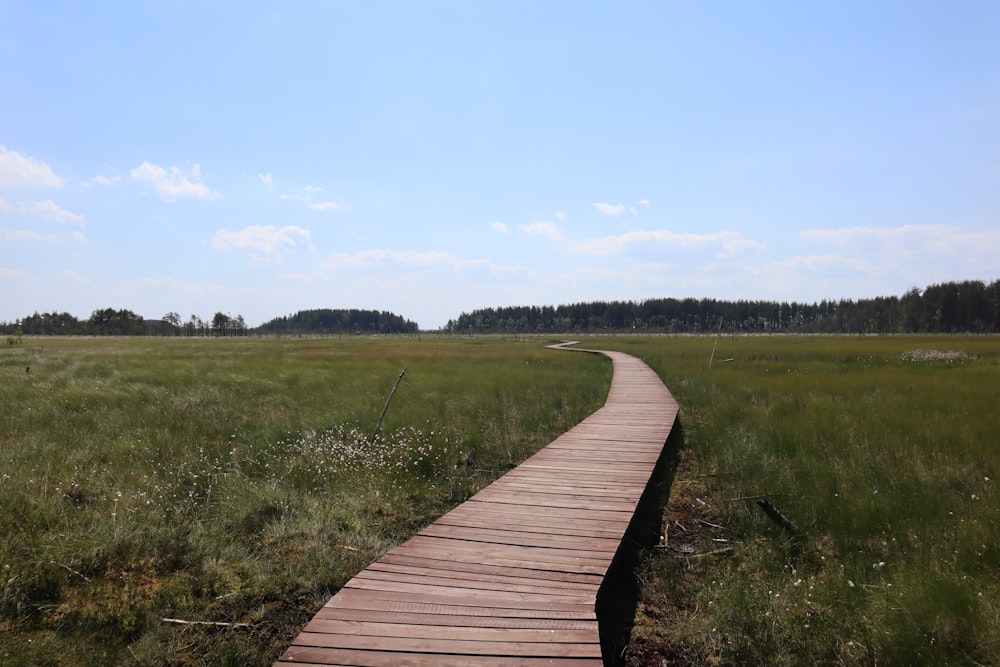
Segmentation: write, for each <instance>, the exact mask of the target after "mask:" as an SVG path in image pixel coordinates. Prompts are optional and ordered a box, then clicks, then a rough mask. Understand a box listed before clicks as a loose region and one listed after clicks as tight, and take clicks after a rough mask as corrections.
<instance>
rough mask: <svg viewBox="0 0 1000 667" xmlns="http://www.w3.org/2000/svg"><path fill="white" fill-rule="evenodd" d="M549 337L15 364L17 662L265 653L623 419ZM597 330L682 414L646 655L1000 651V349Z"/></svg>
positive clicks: (946, 342) (91, 348) (892, 340)
mask: <svg viewBox="0 0 1000 667" xmlns="http://www.w3.org/2000/svg"><path fill="white" fill-rule="evenodd" d="M543 343H544V341H542V340H533V341H529V342H519V343H518V342H512V341H502V340H488V339H452V338H446V337H436V336H425V337H424V338H423V339H422V340H418V339H410V338H388V339H377V340H374V339H372V340H369V339H359V338H344V339H325V340H307V339H301V340H300V339H284V340H275V339H271V340H212V339H208V340H206V339H200V340H173V339H51V338H46V339H37V338H36V339H26V340H25V343H24V344H23V345H18V346H8V347H4V348H0V397H2V401H3V410H2V412H0V568H2V570H0V663H2V664H4V665H34V664H65V665H77V664H79V665H90V664H129V663H131V664H151V665H152V664H178V665H180V664H219V665H221V664H231V665H244V664H249V665H253V664H269V663H270V661H271V660H273V659H274V657H275V656H276V655H277V653H278V652H279V651H280V650H281V648H283V647H284V645H285V644H287V643H288V641H289V640H290V639H291V638H292V637H293V636H294V635H295V634H296V633H297V632H298V630H299V629H300V628H301V626H302V625H303V624H304V623H305V621H306V620H307V619H308V618H309V617H310V616H311V615H312V614H313V613H314V612H315V610H316V608H317V607H318V606H319V605H321V604H322V603H323V602H325V601H326V599H327V598H328V597H329V596H330V595H331V594H332V592H333V591H335V590H336V589H337V588H338V587H339V586H340V585H341V584H343V583H344V582H345V581H346V580H347V578H349V576H350V575H351V574H352V573H353V572H355V571H357V570H358V569H361V568H362V567H364V566H365V565H367V564H368V563H369V562H370V561H371V560H373V559H374V558H376V557H377V556H378V555H379V554H380V553H382V552H383V551H385V550H386V549H388V548H390V547H391V546H393V545H394V544H396V543H397V542H399V541H400V540H402V539H403V538H405V537H406V536H407V535H409V534H410V533H412V532H413V531H414V530H416V529H419V528H420V527H421V526H423V525H424V524H425V523H427V522H428V521H429V520H431V519H432V518H433V517H435V516H437V515H439V514H440V513H441V512H443V511H444V510H445V509H446V508H447V507H448V506H450V505H451V504H454V503H457V502H459V501H461V500H463V499H464V498H466V497H468V496H469V495H470V494H471V493H472V492H473V491H474V490H475V489H477V488H479V487H480V486H481V485H483V484H485V483H486V482H487V481H488V480H489V479H491V478H493V477H495V476H496V475H499V474H501V473H502V472H504V471H505V470H507V469H508V468H509V467H511V466H513V465H515V464H516V463H517V462H518V461H520V460H522V459H523V458H524V457H525V456H527V455H528V454H529V453H530V452H531V451H533V450H534V449H536V448H537V447H538V446H541V445H544V444H545V443H547V442H549V441H550V440H551V439H552V438H553V437H554V436H555V435H556V434H558V433H560V432H562V431H564V430H565V429H567V428H569V427H570V426H572V425H573V424H575V423H576V422H577V421H579V420H580V419H581V418H583V417H584V416H586V415H587V414H589V413H590V412H591V411H592V410H594V409H596V408H597V407H598V406H599V405H600V404H601V403H603V400H604V397H605V395H606V391H607V386H608V384H607V383H608V380H609V378H610V365H609V364H608V362H606V361H605V360H602V359H600V358H598V357H594V356H590V355H576V354H565V353H559V352H554V351H549V350H545V349H543V348H542V345H543ZM586 344H587V345H588V346H590V347H601V348H605V349H620V350H623V351H626V352H629V353H631V354H634V355H636V356H639V357H640V358H643V359H644V360H646V362H647V363H648V364H650V365H651V366H652V367H653V368H654V369H656V370H657V371H658V372H659V373H660V375H661V376H662V377H663V379H664V381H665V382H666V384H667V386H668V387H669V388H670V390H671V392H672V393H673V394H674V396H675V397H676V398H677V399H678V401H679V402H680V404H681V423H682V425H683V429H684V442H685V444H684V446H683V449H682V451H681V453H680V465H679V467H678V469H677V471H676V473H675V476H674V479H673V486H672V490H671V496H670V501H669V506H668V511H667V514H666V516H665V519H664V536H665V540H664V544H663V545H662V546H661V547H660V548H657V549H655V550H654V551H652V552H651V553H650V554H649V555H648V557H647V558H646V560H645V562H644V564H643V566H642V568H641V570H640V571H639V576H640V578H641V581H642V586H643V592H642V596H643V597H642V600H641V603H640V609H639V614H638V617H637V625H636V628H635V631H634V633H633V642H632V645H631V646H630V647H629V649H628V659H629V660H630V661H631V663H632V664H636V665H645V664H651V665H660V664H663V661H666V664H683V663H685V662H686V663H690V664H718V665H740V664H762V665H763V664H767V665H773V664H778V665H781V664H785V665H799V664H808V663H815V664H821V665H835V664H836V665H840V664H850V665H896V664H900V665H904V664H927V665H932V664H933V665H938V664H956V665H975V664H1000V601H998V594H1000V576H998V575H1000V497H998V494H997V492H996V491H995V488H996V483H997V482H996V480H997V475H998V474H1000V471H998V463H1000V447H998V446H997V445H998V437H997V434H998V433H1000V415H998V413H997V409H996V407H997V406H996V404H997V398H996V390H997V388H998V387H1000V339H997V338H995V337H948V338H931V337H864V338H860V337H740V338H732V337H723V338H722V339H720V340H719V342H718V348H717V349H716V352H715V361H714V363H713V366H712V368H711V369H710V368H709V367H708V360H709V356H710V355H711V353H712V347H713V344H714V341H713V339H712V338H707V337H625V336H622V337H594V338H590V339H588V340H587V341H586ZM928 351H930V352H928ZM404 366H406V367H407V372H406V375H405V377H404V379H403V381H402V383H401V385H400V389H399V391H398V392H397V394H396V396H395V398H394V399H393V402H392V405H391V406H390V408H389V411H388V415H387V417H386V420H385V423H384V425H383V429H382V432H381V436H380V437H379V438H378V439H377V440H376V441H375V442H374V443H369V442H368V439H369V437H370V435H371V431H372V429H373V428H374V425H375V423H376V422H377V420H378V416H379V413H380V412H381V410H382V407H383V405H384V402H385V398H386V396H387V395H388V393H389V390H390V389H391V388H392V385H393V383H394V382H395V380H396V378H397V376H398V375H399V373H400V371H401V370H402V369H403V367H404ZM758 499H767V500H769V501H770V502H771V503H772V504H773V505H774V506H775V507H776V508H778V509H779V510H780V511H781V512H782V513H783V514H784V515H785V516H786V517H787V518H788V520H789V521H790V522H791V524H793V529H794V532H790V531H789V530H786V529H783V528H781V527H780V526H779V525H777V523H775V522H774V521H772V520H771V519H770V518H769V517H768V515H767V514H765V512H764V511H762V510H761V509H760V507H759V506H758V505H757V503H756V501H757V500H758ZM163 619H181V620H186V621H210V622H215V623H222V624H228V625H219V626H206V625H181V624H176V623H172V622H168V621H164V620H163ZM237 624H246V625H245V626H244V625H237Z"/></svg>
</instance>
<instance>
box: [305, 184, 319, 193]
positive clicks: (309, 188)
mask: <svg viewBox="0 0 1000 667" xmlns="http://www.w3.org/2000/svg"><path fill="white" fill-rule="evenodd" d="M302 189H303V190H305V191H306V192H308V193H309V194H312V193H314V192H323V188H318V187H316V186H314V185H307V186H306V187H304V188H302Z"/></svg>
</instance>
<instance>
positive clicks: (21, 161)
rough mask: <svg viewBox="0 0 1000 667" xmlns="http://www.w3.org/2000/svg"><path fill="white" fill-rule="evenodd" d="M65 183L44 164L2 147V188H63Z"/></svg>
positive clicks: (0, 174)
mask: <svg viewBox="0 0 1000 667" xmlns="http://www.w3.org/2000/svg"><path fill="white" fill-rule="evenodd" d="M64 183H65V181H63V179H61V178H60V177H58V176H56V175H55V173H54V172H53V171H52V167H50V166H49V165H47V164H45V163H44V162H37V161H35V160H33V159H31V158H30V157H28V156H26V155H22V154H20V153H18V152H16V151H11V150H7V147H6V146H2V145H0V187H13V188H61V187H62V186H63V184H64Z"/></svg>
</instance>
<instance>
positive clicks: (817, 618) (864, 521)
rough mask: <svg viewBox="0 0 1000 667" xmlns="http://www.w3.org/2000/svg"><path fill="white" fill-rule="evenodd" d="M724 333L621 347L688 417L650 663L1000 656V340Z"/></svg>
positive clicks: (653, 608)
mask: <svg viewBox="0 0 1000 667" xmlns="http://www.w3.org/2000/svg"><path fill="white" fill-rule="evenodd" d="M712 344H713V340H712V339H711V338H655V339H654V338H645V339H639V338H608V339H603V340H602V341H601V346H606V347H609V348H612V347H613V348H618V349H623V350H625V351H628V352H631V353H633V354H636V355H638V356H640V357H643V358H644V359H646V360H647V362H648V363H650V364H651V365H652V366H653V367H654V368H656V369H657V370H658V371H659V372H660V374H661V376H663V377H664V379H665V382H666V383H667V385H668V387H670V389H671V391H672V392H673V393H674V395H675V396H676V397H677V398H678V400H679V402H680V403H681V421H682V423H683V424H684V427H685V438H686V447H685V451H684V452H683V456H682V460H683V463H682V465H681V468H680V470H679V471H678V473H677V476H676V478H675V481H674V488H673V490H672V494H671V500H670V503H669V507H668V512H667V514H666V516H665V523H664V535H665V543H664V545H662V546H661V548H658V549H657V550H656V552H655V553H654V554H651V555H650V557H649V558H648V560H647V562H646V564H645V565H644V567H643V570H642V572H641V577H642V579H643V582H644V592H643V602H642V605H641V612H640V615H639V619H638V624H637V627H636V630H635V632H634V634H633V644H632V646H631V647H630V654H631V656H632V657H631V660H632V663H633V664H637V665H638V664H659V663H660V661H661V660H666V661H667V664H677V663H680V664H683V663H691V664H719V665H742V664H767V665H774V664H778V665H781V664H784V665H799V664H809V663H815V664H823V665H826V664H829V665H834V664H837V665H840V664H864V665H881V664H888V665H911V664H926V665H942V664H958V665H965V664H968V665H974V664H1000V495H998V493H997V491H996V487H997V475H998V474H1000V447H998V436H997V434H998V433H1000V415H998V412H997V398H996V390H997V387H998V386H1000V340H998V339H996V338H989V337H969V338H959V337H954V338H930V337H899V338H896V337H887V338H880V337H866V338H857V337H750V338H735V339H734V338H723V339H722V340H721V341H720V342H719V348H718V350H717V351H716V355H715V363H714V364H713V366H712V368H711V369H709V368H708V359H709V356H710V353H711V348H712ZM595 346H597V345H596V344H595ZM916 350H925V351H926V350H932V351H937V352H939V353H947V352H955V353H959V354H921V353H918V354H912V353H913V352H914V351H916ZM720 360H724V361H722V362H720ZM760 497H764V498H766V499H767V500H769V501H770V502H771V503H773V505H774V506H776V507H777V508H778V509H779V510H780V511H781V512H783V513H784V514H785V516H786V517H787V518H788V519H789V520H791V522H792V523H793V524H794V527H795V529H796V530H797V534H796V535H792V534H789V532H788V531H785V530H783V529H782V528H780V527H779V526H778V525H777V524H776V523H775V522H773V521H771V520H770V519H769V518H768V516H767V514H765V512H763V511H762V510H761V509H760V507H758V506H757V503H756V500H757V499H758V498H760Z"/></svg>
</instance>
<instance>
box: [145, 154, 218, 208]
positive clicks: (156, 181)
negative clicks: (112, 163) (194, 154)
mask: <svg viewBox="0 0 1000 667" xmlns="http://www.w3.org/2000/svg"><path fill="white" fill-rule="evenodd" d="M129 175H130V176H131V177H132V178H133V179H135V180H137V181H144V182H146V183H150V184H152V185H153V187H155V188H156V191H157V192H159V193H160V196H162V197H163V198H164V199H166V200H167V201H173V200H175V199H178V198H179V197H194V198H196V199H212V198H213V197H216V196H217V194H216V193H215V192H213V191H212V190H211V189H209V187H208V186H207V185H205V184H204V183H202V182H201V166H199V165H197V164H195V165H192V167H191V169H190V170H189V171H188V172H187V173H184V172H182V171H181V170H180V169H179V168H177V167H170V169H164V168H163V167H160V166H157V165H155V164H152V163H151V162H143V163H142V164H140V165H139V166H138V167H136V168H135V169H133V170H132V171H130V172H129Z"/></svg>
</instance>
